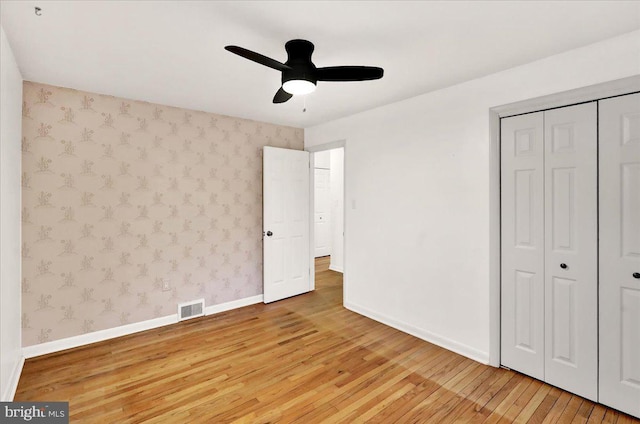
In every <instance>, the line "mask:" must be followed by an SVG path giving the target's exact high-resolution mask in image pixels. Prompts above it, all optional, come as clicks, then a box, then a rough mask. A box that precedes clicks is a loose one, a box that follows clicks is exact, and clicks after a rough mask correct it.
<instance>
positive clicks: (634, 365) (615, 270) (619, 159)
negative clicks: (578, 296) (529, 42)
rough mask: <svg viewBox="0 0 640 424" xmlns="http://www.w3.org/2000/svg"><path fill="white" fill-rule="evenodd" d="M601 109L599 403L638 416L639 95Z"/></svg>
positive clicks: (605, 104) (603, 103)
mask: <svg viewBox="0 0 640 424" xmlns="http://www.w3.org/2000/svg"><path fill="white" fill-rule="evenodd" d="M599 108H600V141H599V143H600V402H601V403H604V404H606V405H609V406H612V407H614V408H616V409H619V410H621V411H624V412H627V413H629V414H631V415H635V416H636V417H640V274H638V273H640V94H632V95H628V96H623V97H616V98H613V99H607V100H602V101H600V102H599Z"/></svg>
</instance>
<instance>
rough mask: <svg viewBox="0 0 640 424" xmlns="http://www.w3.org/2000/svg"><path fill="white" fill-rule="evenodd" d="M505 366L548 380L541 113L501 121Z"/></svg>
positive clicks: (502, 333) (503, 355) (503, 361)
mask: <svg viewBox="0 0 640 424" xmlns="http://www.w3.org/2000/svg"><path fill="white" fill-rule="evenodd" d="M500 132H501V143H502V146H501V166H502V171H501V202H502V213H501V220H502V243H501V245H502V271H501V272H502V277H501V284H502V288H501V296H502V302H501V304H502V311H501V316H502V318H501V321H502V325H501V338H502V341H501V362H502V364H503V365H504V366H506V367H509V368H513V369H515V370H518V371H520V372H523V373H525V374H528V375H530V376H532V377H535V378H538V379H540V380H543V379H544V222H543V219H544V186H543V183H544V160H543V158H544V142H543V132H544V128H543V114H542V112H538V113H531V114H527V115H521V116H514V117H511V118H504V119H502V121H501V129H500Z"/></svg>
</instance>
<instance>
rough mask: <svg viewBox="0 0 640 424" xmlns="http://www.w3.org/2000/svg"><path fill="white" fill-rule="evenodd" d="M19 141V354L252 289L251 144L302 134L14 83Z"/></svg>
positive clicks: (257, 154) (254, 184) (256, 247)
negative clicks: (19, 95)
mask: <svg viewBox="0 0 640 424" xmlns="http://www.w3.org/2000/svg"><path fill="white" fill-rule="evenodd" d="M22 135H23V138H22V152H23V161H22V167H23V169H22V170H23V174H22V190H23V192H22V202H23V209H22V241H23V245H22V260H23V261H22V263H23V270H22V273H23V281H22V292H23V305H22V306H23V317H22V327H23V346H29V345H33V344H38V343H44V342H47V341H52V340H57V339H60V338H65V337H70V336H75V335H79V334H83V333H88V332H92V331H97V330H102V329H106V328H111V327H116V326H119V325H124V324H128V323H133V322H138V321H143V320H147V319H151V318H154V317H161V316H166V315H171V314H175V313H176V305H177V303H178V302H182V301H186V300H193V299H197V298H202V297H204V298H205V300H206V304H207V306H208V305H213V304H219V303H223V302H228V301H232V300H236V299H241V298H245V297H250V296H254V295H258V294H261V293H262V147H263V146H265V145H267V146H276V147H285V148H291V149H302V148H303V130H301V129H297V128H290V127H282V126H277V125H272V124H266V123H260V122H255V121H248V120H244V119H238V118H231V117H227V116H221V115H215V114H211V113H204V112H197V111H192V110H185V109H179V108H173V107H167V106H162V105H156V104H151V103H146V102H139V101H132V100H127V99H122V98H116V97H112V96H105V95H99V94H93V93H87V92H82V91H77V90H72V89H67V88H59V87H52V86H48V85H43V84H37V83H32V82H25V84H24V104H23V132H22ZM163 279H167V280H168V281H169V283H170V290H168V291H163Z"/></svg>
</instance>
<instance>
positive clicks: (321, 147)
mask: <svg viewBox="0 0 640 424" xmlns="http://www.w3.org/2000/svg"><path fill="white" fill-rule="evenodd" d="M341 147H342V148H343V151H344V159H343V162H342V167H343V174H342V175H343V180H342V185H343V191H342V204H343V206H344V207H343V208H342V215H343V216H342V223H343V229H344V236H343V237H342V244H343V246H342V302H343V303H344V302H345V300H346V294H347V290H346V288H347V249H346V246H347V207H346V205H347V202H346V199H347V172H346V169H347V140H336V141H332V142H329V143H325V144H318V145H315V146H309V147H305V148H304V150H306V151H307V152H309V154H310V156H311V157H310V158H309V190H310V193H309V194H310V195H309V214H310V216H309V227H310V228H309V254H310V256H311V257H310V258H309V261H310V262H309V263H310V264H311V270H310V272H311V275H310V276H309V277H310V279H309V287H310V289H311V290H315V289H316V263H315V256H314V246H315V236H316V235H315V226H314V219H313V218H314V217H313V212H314V202H315V190H314V187H315V175H314V174H315V173H314V170H315V155H314V153H317V152H322V151H325V150H333V149H339V148H341Z"/></svg>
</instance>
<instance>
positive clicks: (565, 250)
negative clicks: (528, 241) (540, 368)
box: [544, 102, 598, 401]
mask: <svg viewBox="0 0 640 424" xmlns="http://www.w3.org/2000/svg"><path fill="white" fill-rule="evenodd" d="M544 127H545V135H544V141H545V142H544V144H545V152H544V168H545V189H544V191H545V224H544V226H545V249H544V251H545V261H544V269H545V272H544V274H545V278H544V281H545V289H544V292H545V296H544V297H545V302H544V303H545V324H544V327H545V362H544V369H545V370H544V375H545V378H544V380H545V381H546V382H548V383H550V384H553V385H554V386H558V387H561V388H563V389H565V390H568V391H570V392H572V393H576V394H578V395H580V396H583V397H585V398H587V399H591V400H594V401H597V400H598V186H597V184H598V173H597V169H598V134H597V128H598V127H597V104H596V103H595V102H592V103H586V104H582V105H577V106H568V107H563V108H559V109H553V110H549V111H546V112H544Z"/></svg>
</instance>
